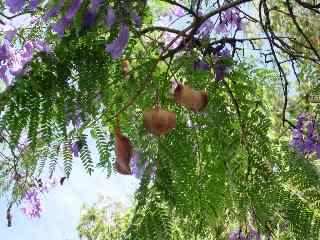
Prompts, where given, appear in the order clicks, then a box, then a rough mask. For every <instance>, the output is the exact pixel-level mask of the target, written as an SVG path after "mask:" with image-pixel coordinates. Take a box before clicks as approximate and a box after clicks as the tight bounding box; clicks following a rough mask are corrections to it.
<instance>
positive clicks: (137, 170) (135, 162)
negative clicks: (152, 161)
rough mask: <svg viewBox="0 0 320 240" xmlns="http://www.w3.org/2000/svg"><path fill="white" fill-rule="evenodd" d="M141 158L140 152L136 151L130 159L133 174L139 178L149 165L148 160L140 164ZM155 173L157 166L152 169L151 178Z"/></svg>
mask: <svg viewBox="0 0 320 240" xmlns="http://www.w3.org/2000/svg"><path fill="white" fill-rule="evenodd" d="M139 160H140V153H139V152H137V151H135V152H134V153H133V155H132V157H131V159H130V169H131V174H132V175H133V176H134V177H135V178H137V179H141V178H142V177H143V174H144V172H145V171H146V169H147V167H148V161H145V162H144V163H143V164H139ZM155 173H156V168H155V167H153V168H152V169H151V174H150V177H151V179H154V177H155Z"/></svg>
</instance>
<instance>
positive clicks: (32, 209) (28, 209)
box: [21, 180, 56, 218]
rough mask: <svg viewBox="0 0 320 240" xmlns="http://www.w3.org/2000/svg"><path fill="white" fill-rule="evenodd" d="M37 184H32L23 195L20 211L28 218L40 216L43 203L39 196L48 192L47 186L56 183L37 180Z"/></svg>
mask: <svg viewBox="0 0 320 240" xmlns="http://www.w3.org/2000/svg"><path fill="white" fill-rule="evenodd" d="M38 183H41V184H39V186H34V187H31V188H29V189H28V191H27V192H26V193H25V195H24V197H23V207H22V208H21V210H22V212H23V213H24V214H25V215H26V216H28V217H29V218H40V217H41V213H42V211H43V203H42V198H41V196H42V195H44V194H45V193H48V191H49V186H51V187H54V186H55V185H56V184H55V183H52V182H50V180H49V181H48V182H45V183H42V182H41V180H39V181H38Z"/></svg>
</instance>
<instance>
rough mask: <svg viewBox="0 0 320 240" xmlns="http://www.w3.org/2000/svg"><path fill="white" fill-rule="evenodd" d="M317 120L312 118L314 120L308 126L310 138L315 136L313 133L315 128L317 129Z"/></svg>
mask: <svg viewBox="0 0 320 240" xmlns="http://www.w3.org/2000/svg"><path fill="white" fill-rule="evenodd" d="M315 124H316V123H315V120H314V119H312V121H310V122H309V124H308V126H307V137H308V138H312V137H313V133H314V129H315Z"/></svg>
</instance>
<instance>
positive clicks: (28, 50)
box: [21, 41, 33, 64]
mask: <svg viewBox="0 0 320 240" xmlns="http://www.w3.org/2000/svg"><path fill="white" fill-rule="evenodd" d="M21 57H22V63H23V64H25V63H27V62H29V61H30V60H31V59H32V57H33V44H32V42H31V41H27V42H26V43H25V44H24V47H23V50H22V53H21Z"/></svg>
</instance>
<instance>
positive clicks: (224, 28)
mask: <svg viewBox="0 0 320 240" xmlns="http://www.w3.org/2000/svg"><path fill="white" fill-rule="evenodd" d="M215 31H216V33H227V32H228V29H227V26H226V22H225V21H221V22H220V23H219V24H218V25H217V26H216V29H215Z"/></svg>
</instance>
